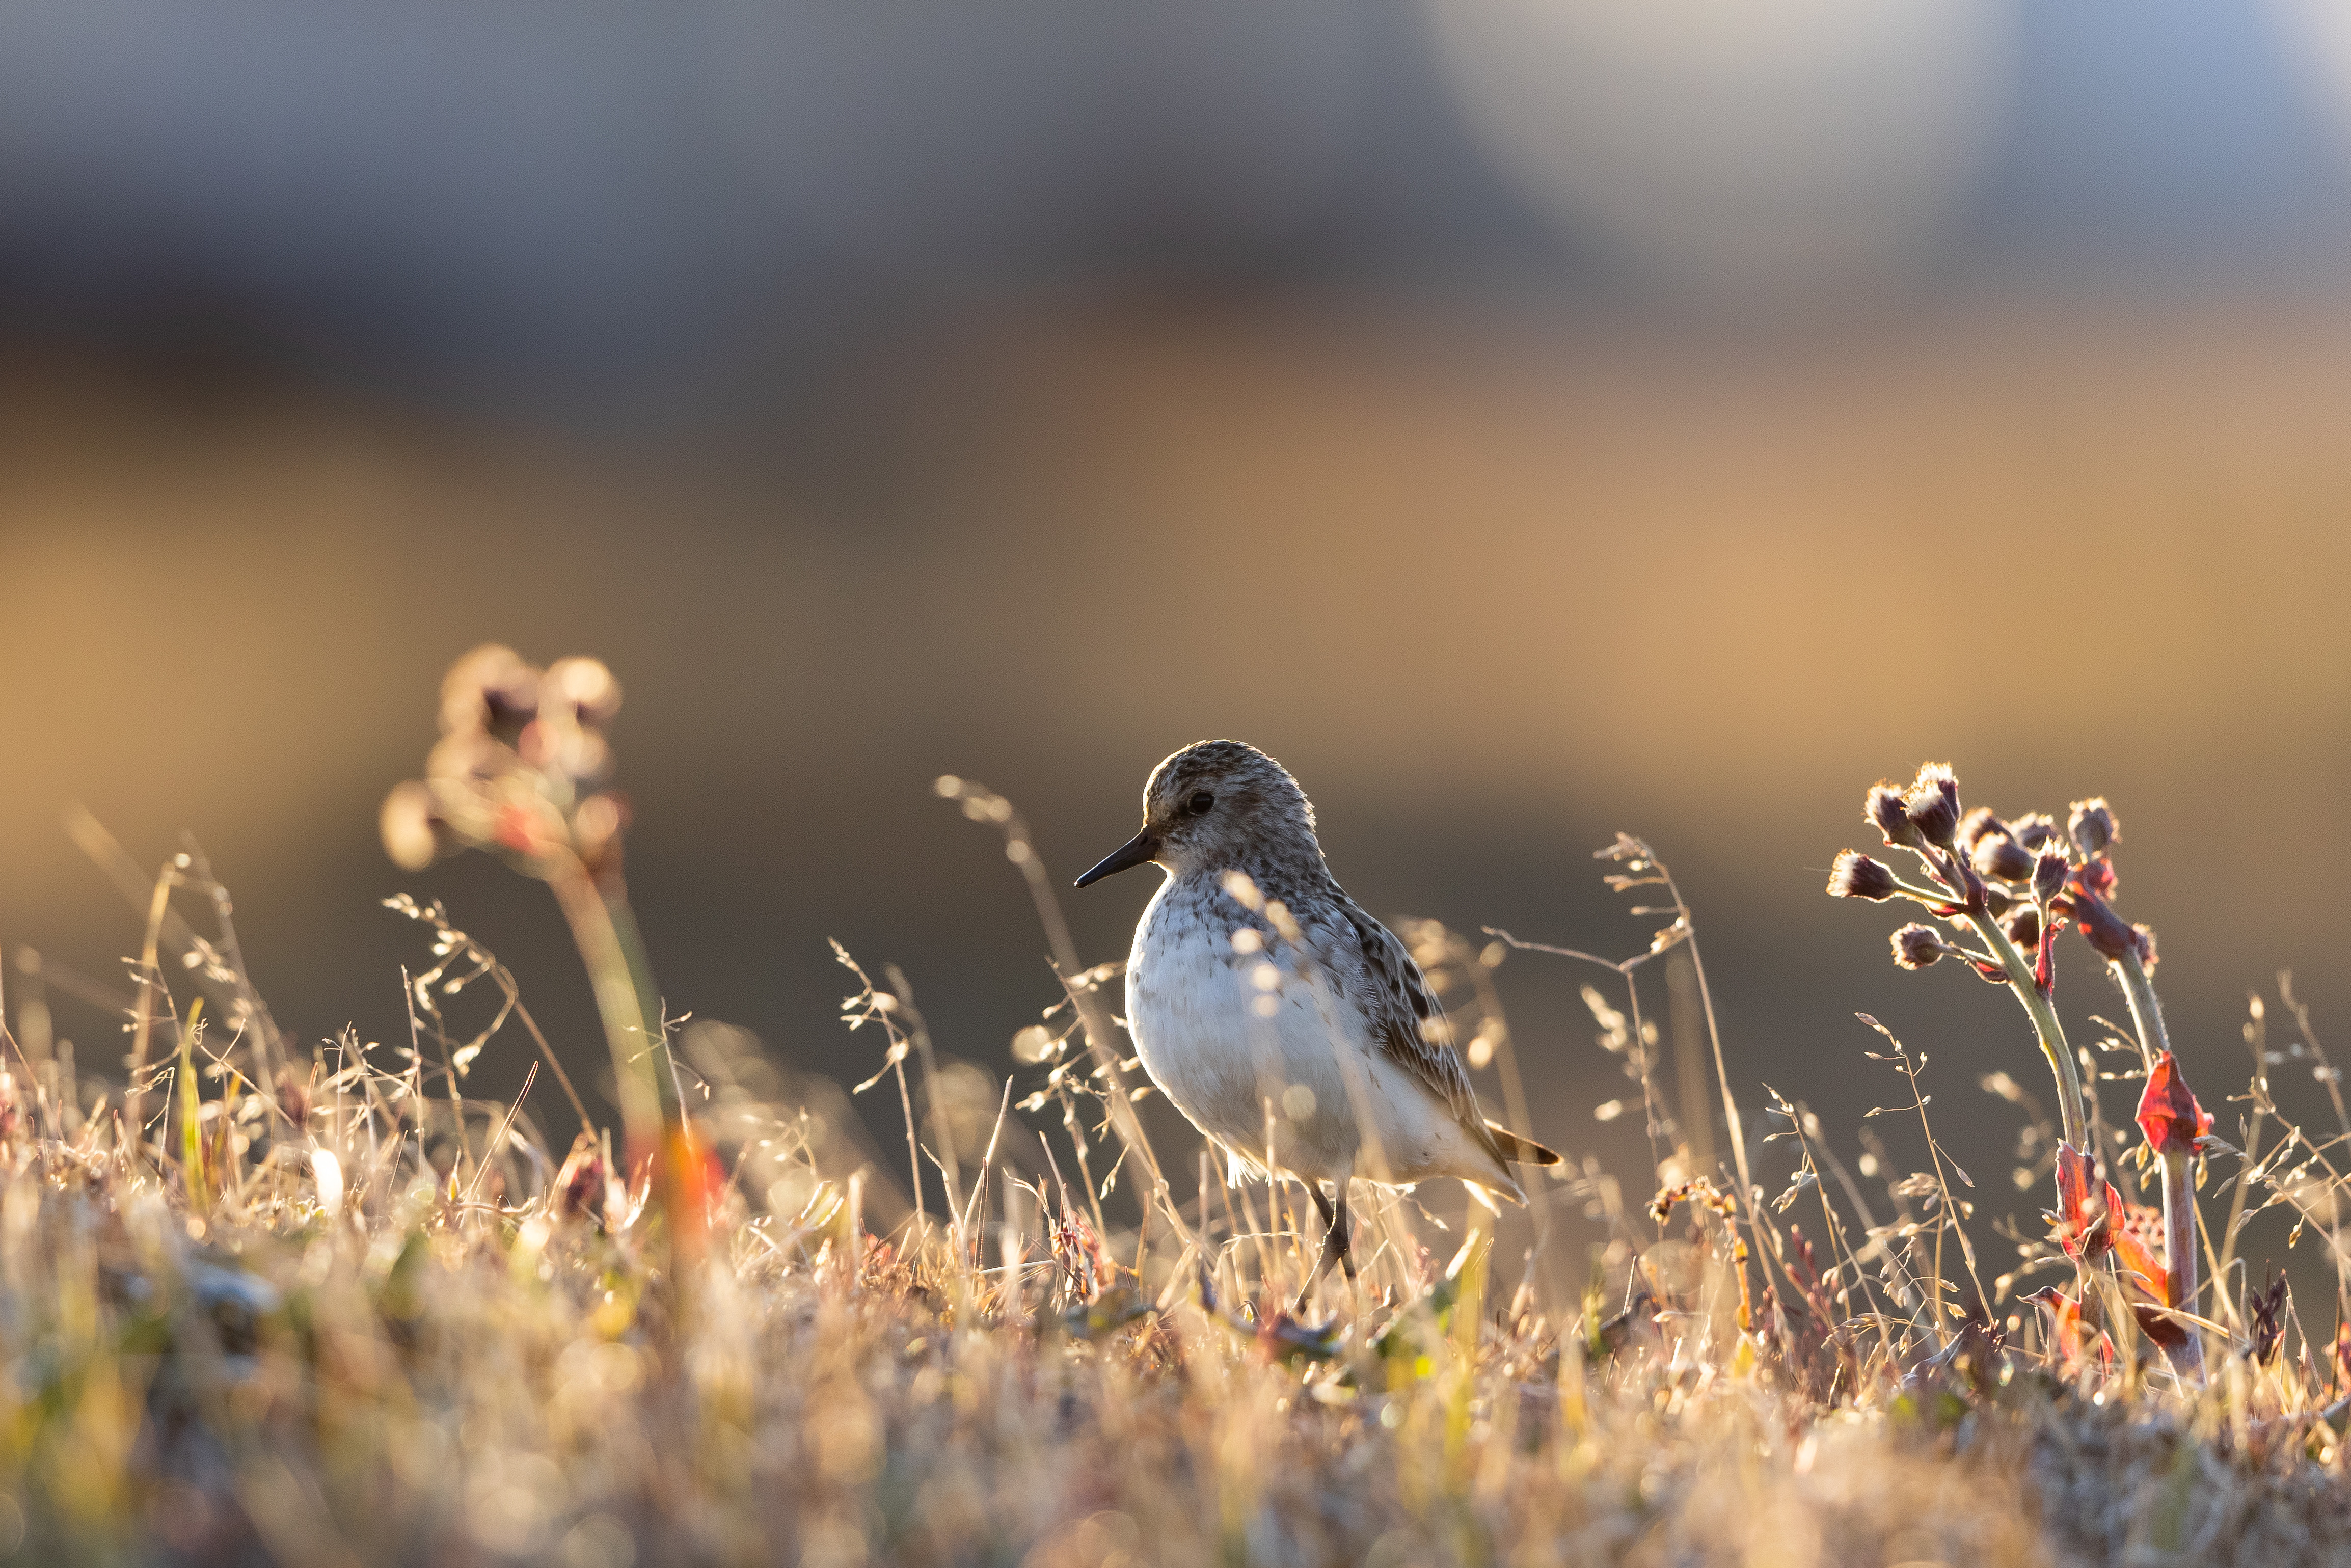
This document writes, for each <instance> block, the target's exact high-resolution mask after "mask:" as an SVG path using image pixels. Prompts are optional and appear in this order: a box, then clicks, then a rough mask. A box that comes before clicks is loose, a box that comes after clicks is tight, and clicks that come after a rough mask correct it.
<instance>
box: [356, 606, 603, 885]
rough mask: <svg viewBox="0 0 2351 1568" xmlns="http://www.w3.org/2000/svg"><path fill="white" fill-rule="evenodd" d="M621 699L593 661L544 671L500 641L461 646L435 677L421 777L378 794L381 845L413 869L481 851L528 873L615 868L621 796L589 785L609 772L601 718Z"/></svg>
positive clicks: (594, 872)
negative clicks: (563, 864)
mask: <svg viewBox="0 0 2351 1568" xmlns="http://www.w3.org/2000/svg"><path fill="white" fill-rule="evenodd" d="M620 706H621V685H620V683H619V682H618V681H616V680H614V679H613V678H612V673H611V671H610V670H609V669H607V668H605V666H604V664H603V663H602V662H601V661H600V660H596V659H589V658H569V659H558V660H557V661H556V662H555V663H554V664H549V666H547V667H546V668H545V669H543V670H542V669H539V668H538V667H537V666H535V665H532V664H528V663H526V662H525V661H524V659H523V658H522V656H521V655H520V654H518V653H516V652H515V651H514V650H513V649H511V648H507V647H503V646H501V645H499V644H496V643H489V644H486V645H484V646H482V647H479V648H476V649H475V650H474V651H473V652H471V653H467V654H465V656H464V657H462V658H460V659H459V660H458V661H457V662H456V663H455V664H452V665H451V666H450V667H449V673H448V674H447V675H446V676H444V678H443V680H442V683H441V738H440V740H439V741H438V742H436V743H435V744H434V747H433V749H432V751H431V752H430V753H429V754H428V755H427V756H426V758H425V762H424V777H423V779H411V780H409V781H407V782H405V783H402V784H400V785H397V786H395V787H394V788H393V789H392V793H391V794H390V795H389V796H387V797H386V798H385V800H384V803H383V810H382V814H381V819H380V826H381V830H382V833H383V846H384V851H385V852H386V853H387V854H389V855H390V856H391V857H392V861H393V862H394V863H395V864H397V865H399V866H401V867H402V868H403V869H405V870H409V871H421V870H423V868H424V867H425V866H427V865H430V864H431V863H432V862H434V861H435V860H437V859H440V858H441V857H442V856H444V855H449V854H455V853H456V852H458V851H460V850H466V849H481V850H490V851H493V852H496V853H499V854H501V855H503V856H505V857H506V858H507V859H508V860H510V861H513V862H516V863H517V865H518V866H519V867H520V868H521V869H522V870H524V871H527V872H529V873H532V874H534V875H540V874H545V872H546V870H547V869H548V868H549V864H550V862H556V861H558V860H559V859H561V858H562V857H563V856H566V855H570V856H574V857H577V859H578V861H579V862H580V865H581V866H582V867H584V868H585V869H586V870H587V871H588V873H589V874H590V875H591V876H600V877H601V876H605V875H611V874H617V873H618V872H619V870H620V863H621V840H622V832H623V831H624V830H625V829H626V828H627V826H628V814H629V813H628V802H627V800H626V799H625V798H624V797H622V795H620V794H619V793H617V792H616V791H612V790H609V789H597V788H596V786H597V785H599V784H601V781H602V780H603V779H605V777H606V776H607V775H609V774H610V773H611V768H612V747H611V741H610V740H609V739H607V738H606V737H605V734H604V727H605V726H606V725H607V724H609V723H610V722H611V718H612V716H613V715H614V714H616V713H618V712H619V711H620Z"/></svg>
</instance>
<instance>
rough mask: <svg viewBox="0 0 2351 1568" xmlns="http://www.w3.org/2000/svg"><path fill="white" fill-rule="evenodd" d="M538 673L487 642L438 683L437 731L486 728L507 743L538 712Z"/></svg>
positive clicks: (512, 653) (510, 651) (503, 648)
mask: <svg viewBox="0 0 2351 1568" xmlns="http://www.w3.org/2000/svg"><path fill="white" fill-rule="evenodd" d="M538 679H539V676H538V671H537V670H535V669H533V668H532V667H531V666H530V665H528V664H525V663H524V662H523V657H522V655H521V654H520V653H516V652H515V651H514V650H513V649H512V648H508V647H507V646H505V645H503V644H502V643H484V644H482V645H481V646H480V647H478V648H475V650H474V651H473V652H471V653H466V654H464V655H463V656H461V657H460V658H459V659H458V660H457V662H456V663H455V664H452V665H450V666H449V673H448V674H446V675H444V676H443V677H442V678H441V728H442V730H443V732H444V733H445V734H449V735H456V734H460V733H462V732H464V731H466V730H474V729H486V730H488V731H490V732H491V733H493V734H495V735H496V736H498V737H499V738H501V739H507V738H510V737H512V736H513V735H514V734H515V733H516V732H517V731H518V730H520V729H521V728H522V727H523V726H524V725H526V724H528V723H529V722H530V719H531V716H532V715H534V714H535V713H537V712H538Z"/></svg>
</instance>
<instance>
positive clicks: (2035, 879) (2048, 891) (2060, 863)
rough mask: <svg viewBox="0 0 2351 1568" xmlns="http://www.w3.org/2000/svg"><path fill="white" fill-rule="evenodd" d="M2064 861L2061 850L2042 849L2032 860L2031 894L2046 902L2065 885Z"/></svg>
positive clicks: (2063, 853) (2065, 869)
mask: <svg viewBox="0 0 2351 1568" xmlns="http://www.w3.org/2000/svg"><path fill="white" fill-rule="evenodd" d="M2068 869H2069V868H2068V867H2067V865H2066V863H2065V852H2064V851H2063V850H2043V851H2042V852H2041V853H2040V855H2039V856H2038V857H2037V858H2035V859H2034V861H2033V862H2032V896H2033V897H2035V898H2037V899H2039V900H2040V901H2041V902H2042V903H2043V904H2046V903H2048V902H2049V901H2050V900H2051V899H2053V898H2054V897H2056V896H2057V894H2059V892H2060V891H2062V890H2063V889H2064V886H2065V873H2066V871H2067V870H2068Z"/></svg>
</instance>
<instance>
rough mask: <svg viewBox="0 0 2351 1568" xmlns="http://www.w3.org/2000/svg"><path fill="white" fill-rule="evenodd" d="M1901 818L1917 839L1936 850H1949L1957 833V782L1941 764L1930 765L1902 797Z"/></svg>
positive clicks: (1919, 770)
mask: <svg viewBox="0 0 2351 1568" xmlns="http://www.w3.org/2000/svg"><path fill="white" fill-rule="evenodd" d="M1902 814H1903V815H1904V816H1906V817H1907V818H1909V819H1910V825H1911V827H1913V828H1915V829H1917V832H1918V836H1919V837H1920V838H1922V839H1924V840H1926V841H1928V843H1930V844H1933V845H1934V846H1936V847H1937V848H1938V849H1946V850H1947V849H1949V848H1950V847H1951V841H1952V839H1953V837H1954V835H1956V834H1957V833H1958V832H1959V779H1956V778H1954V777H1953V776H1952V774H1951V769H1950V768H1949V766H1948V765H1947V764H1944V763H1940V762H1929V763H1928V764H1926V765H1925V766H1924V767H1922V768H1919V769H1918V777H1917V779H1916V780H1915V781H1914V782H1913V783H1912V784H1911V786H1910V788H1909V789H1908V790H1907V792H1906V793H1905V794H1904V795H1903V797H1902Z"/></svg>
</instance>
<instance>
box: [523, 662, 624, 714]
mask: <svg viewBox="0 0 2351 1568" xmlns="http://www.w3.org/2000/svg"><path fill="white" fill-rule="evenodd" d="M539 690H540V691H541V693H542V694H549V695H555V696H559V697H560V698H561V699H562V700H563V701H565V702H567V703H569V704H570V705H571V708H572V711H573V713H575V714H576V715H577V716H578V717H579V720H580V723H581V724H591V725H601V724H607V723H610V722H611V717H612V716H613V715H614V714H616V713H618V712H620V711H621V683H620V682H618V681H616V680H614V679H613V678H612V672H611V670H610V669H608V668H606V667H605V664H604V661H603V660H601V659H590V658H588V657H585V656H584V655H580V654H576V653H575V654H573V655H572V656H570V657H569V658H564V659H558V660H556V661H555V663H553V664H549V665H548V666H547V674H546V676H545V677H544V679H543V681H542V682H541V684H540V687H539Z"/></svg>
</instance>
